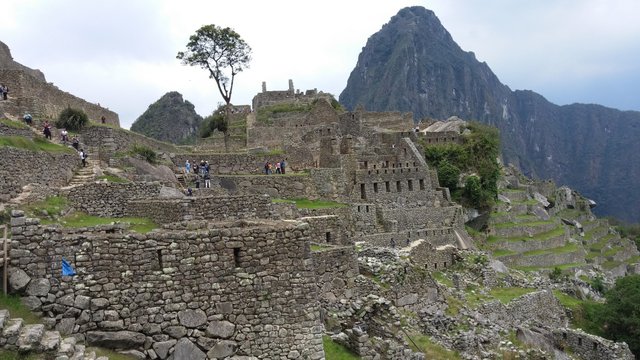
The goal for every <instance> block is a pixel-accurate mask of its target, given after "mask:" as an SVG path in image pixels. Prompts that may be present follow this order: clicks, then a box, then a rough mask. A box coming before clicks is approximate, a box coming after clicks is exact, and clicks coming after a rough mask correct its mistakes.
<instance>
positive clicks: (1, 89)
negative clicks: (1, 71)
mask: <svg viewBox="0 0 640 360" xmlns="http://www.w3.org/2000/svg"><path fill="white" fill-rule="evenodd" d="M4 89H5V87H4V84H0V98H1V99H2V100H6V99H7V98H6V97H5V96H4V91H5V90H4Z"/></svg>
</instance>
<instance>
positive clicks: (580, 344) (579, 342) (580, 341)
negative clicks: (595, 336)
mask: <svg viewBox="0 0 640 360" xmlns="http://www.w3.org/2000/svg"><path fill="white" fill-rule="evenodd" d="M578 346H582V338H581V337H579V338H578Z"/></svg>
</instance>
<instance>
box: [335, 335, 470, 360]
mask: <svg viewBox="0 0 640 360" xmlns="http://www.w3.org/2000/svg"><path fill="white" fill-rule="evenodd" d="M407 343H409V347H411V350H413V351H418V352H421V353H423V354H425V355H426V356H425V358H426V359H442V360H444V359H451V360H455V359H460V354H458V353H457V352H455V351H451V350H448V349H447V348H445V347H444V346H442V345H440V344H436V343H435V342H433V341H432V340H431V338H430V337H428V336H426V335H423V334H415V333H414V334H410V335H409V338H408V339H407ZM416 345H417V346H416ZM327 359H328V358H327Z"/></svg>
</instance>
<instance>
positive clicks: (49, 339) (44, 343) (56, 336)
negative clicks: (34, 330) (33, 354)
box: [40, 331, 61, 352]
mask: <svg viewBox="0 0 640 360" xmlns="http://www.w3.org/2000/svg"><path fill="white" fill-rule="evenodd" d="M60 340H61V336H60V333H59V332H58V331H45V332H44V336H42V340H40V349H41V350H42V351H44V352H52V351H56V350H58V348H59V347H60Z"/></svg>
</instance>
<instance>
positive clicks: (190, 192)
mask: <svg viewBox="0 0 640 360" xmlns="http://www.w3.org/2000/svg"><path fill="white" fill-rule="evenodd" d="M186 195H187V196H193V190H191V188H187V190H186Z"/></svg>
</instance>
